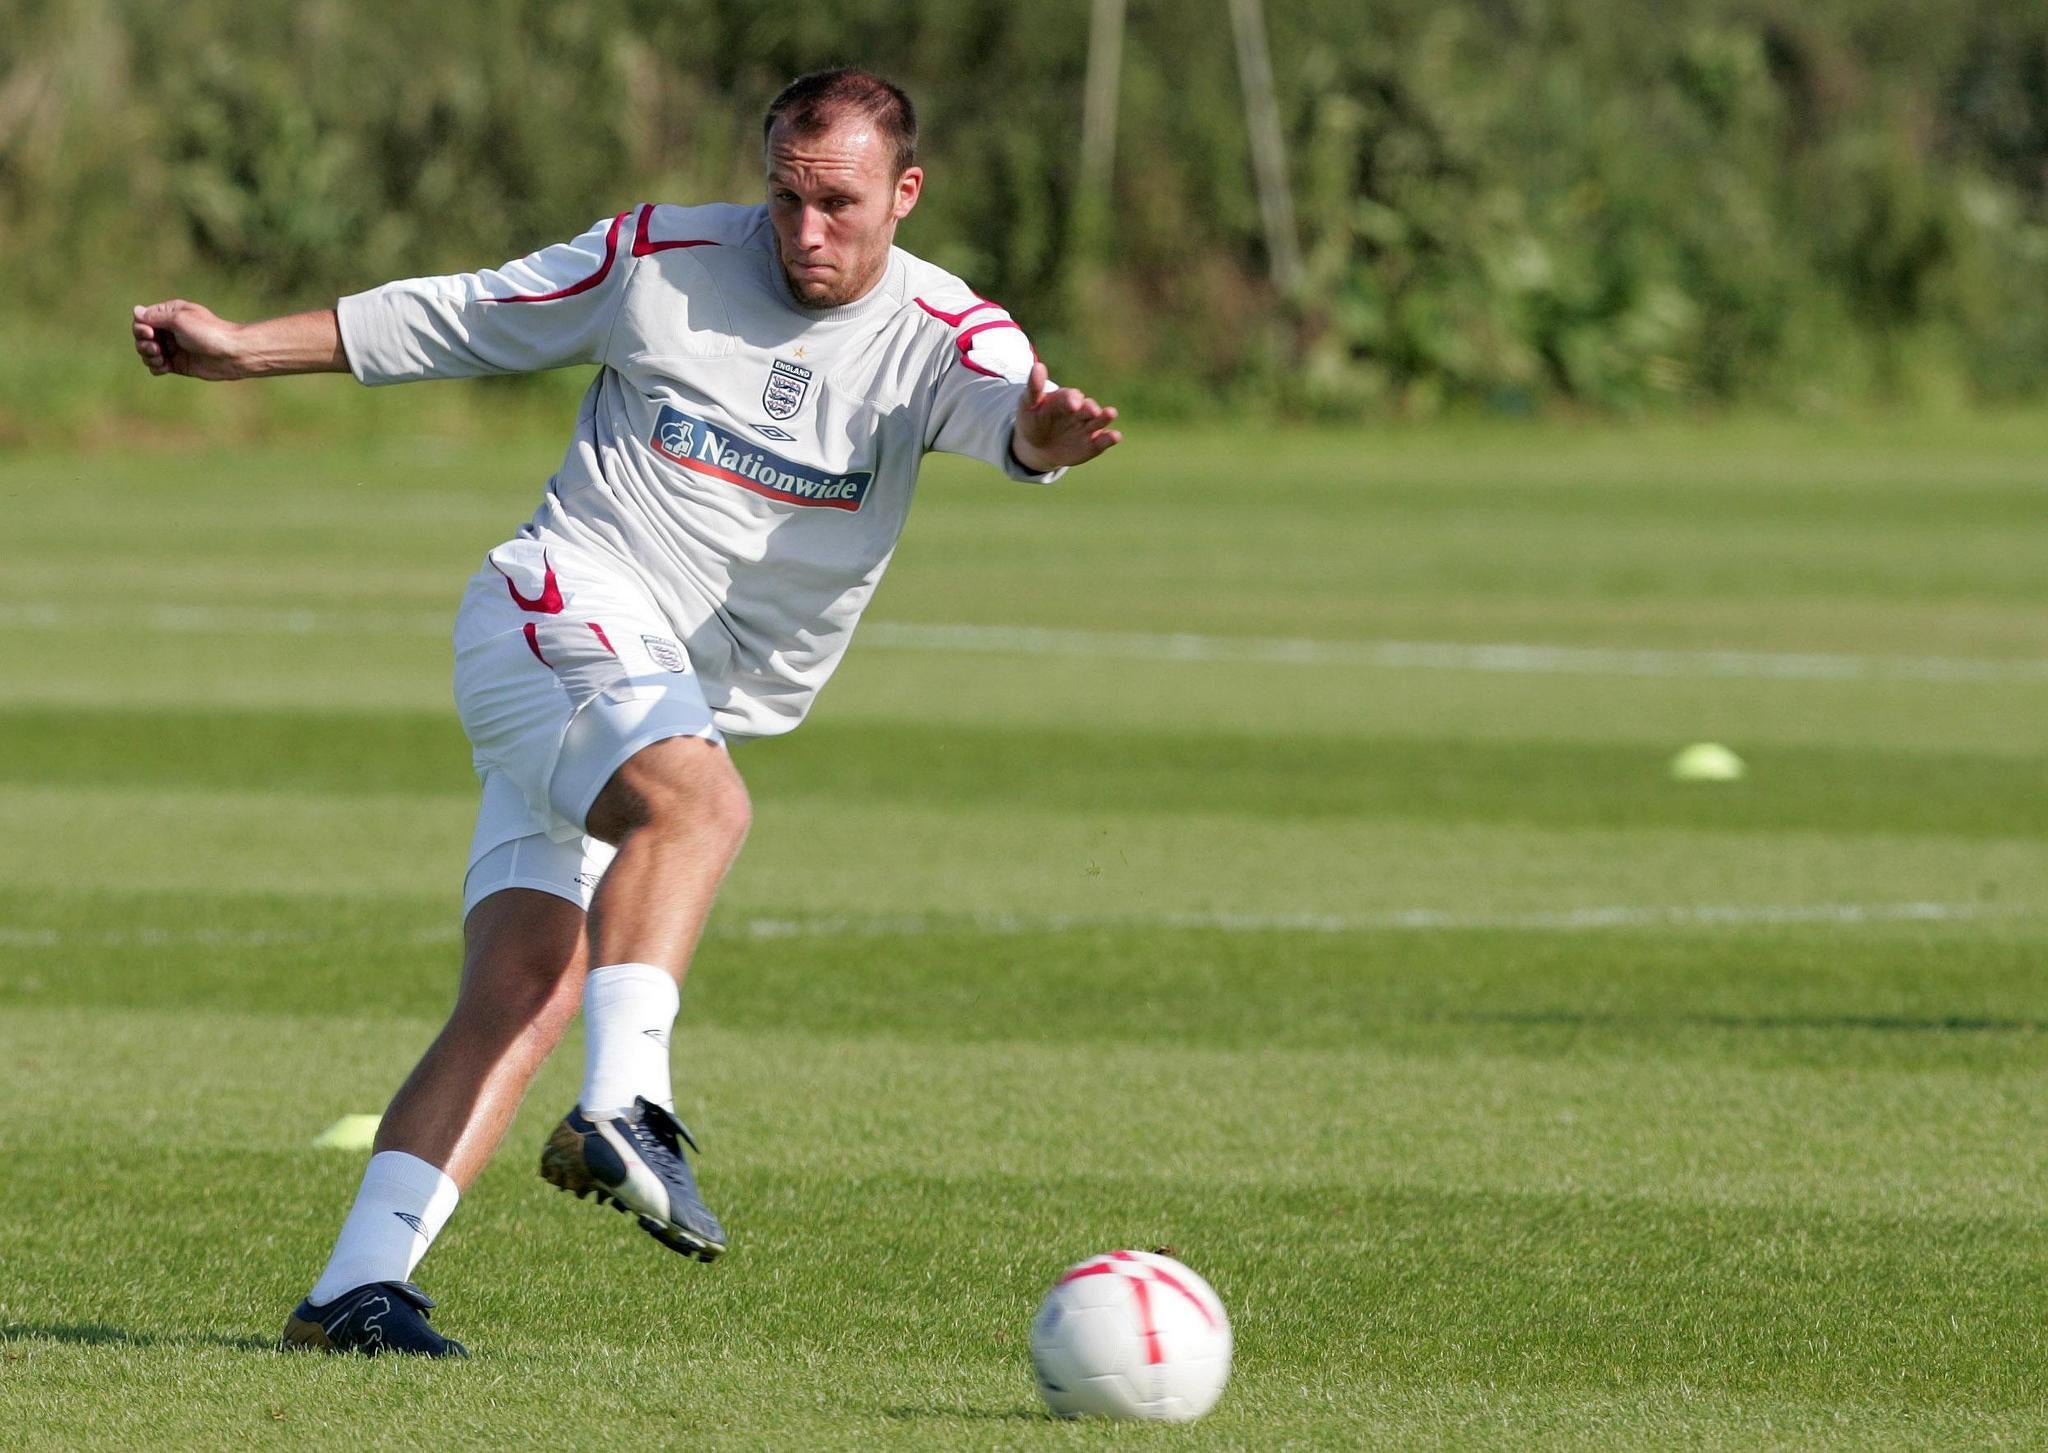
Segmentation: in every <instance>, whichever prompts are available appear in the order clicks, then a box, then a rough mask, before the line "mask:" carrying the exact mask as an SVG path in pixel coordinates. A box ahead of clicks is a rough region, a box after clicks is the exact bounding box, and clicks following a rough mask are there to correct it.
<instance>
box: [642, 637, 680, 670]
mask: <svg viewBox="0 0 2048 1453" xmlns="http://www.w3.org/2000/svg"><path fill="white" fill-rule="evenodd" d="M640 642H641V644H642V645H644V646H646V647H647V654H648V655H650V656H652V657H653V658H654V664H655V665H657V666H659V667H660V668H661V669H662V670H664V671H677V672H682V671H688V670H689V669H690V658H689V657H688V656H685V655H684V654H683V648H682V647H681V646H678V645H677V644H676V643H675V642H674V641H671V640H670V639H669V638H668V637H666V636H642V637H641V638H640Z"/></svg>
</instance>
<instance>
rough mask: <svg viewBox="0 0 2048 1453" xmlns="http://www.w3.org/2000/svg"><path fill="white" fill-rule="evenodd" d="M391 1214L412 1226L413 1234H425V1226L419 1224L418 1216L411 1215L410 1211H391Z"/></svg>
mask: <svg viewBox="0 0 2048 1453" xmlns="http://www.w3.org/2000/svg"><path fill="white" fill-rule="evenodd" d="M391 1214H392V1215H394V1216H396V1217H397V1218H398V1219H399V1220H401V1221H403V1222H405V1224H406V1225H408V1226H410V1227H412V1233H413V1235H415V1236H424V1235H426V1234H427V1228H426V1227H424V1226H422V1225H421V1224H420V1218H419V1217H417V1216H415V1215H413V1214H412V1213H411V1212H410V1211H393V1212H392V1213H391Z"/></svg>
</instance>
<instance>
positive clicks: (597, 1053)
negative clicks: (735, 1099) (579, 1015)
mask: <svg viewBox="0 0 2048 1453" xmlns="http://www.w3.org/2000/svg"><path fill="white" fill-rule="evenodd" d="M681 1003H682V994H681V991H680V990H678V989H677V988H676V981H675V980H674V979H673V978H671V977H670V976H669V974H668V972H667V971H666V970H664V969H658V968H656V967H655V966H654V965H653V964H610V965H608V966H606V967H604V968H601V969H592V970H591V971H590V977H589V978H588V979H586V980H585V981H584V984H583V1041H584V1051H583V1053H584V1059H583V1094H582V1096H581V1098H580V1099H578V1101H577V1104H578V1105H579V1106H581V1107H582V1110H583V1113H584V1114H586V1115H595V1116H598V1117H599V1118H608V1117H610V1116H613V1115H616V1114H618V1113H619V1112H620V1111H622V1110H630V1109H632V1108H633V1097H634V1096H635V1095H645V1096H646V1097H647V1098H648V1099H650V1100H652V1101H653V1102H654V1103H655V1104H657V1105H660V1106H661V1107H662V1108H664V1109H667V1110H673V1109H675V1107H676V1102H675V1091H673V1090H671V1089H670V1088H669V1078H668V1036H669V1031H670V1030H671V1029H673V1028H674V1027H675V1022H676V1010H677V1009H678V1008H679V1007H680V1006H681Z"/></svg>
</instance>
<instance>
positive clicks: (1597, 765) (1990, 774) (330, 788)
mask: <svg viewBox="0 0 2048 1453" xmlns="http://www.w3.org/2000/svg"><path fill="white" fill-rule="evenodd" d="M0 747H4V749H5V750H4V752H0V782H19V783H27V784H34V785H37V786H45V787H47V786H55V785H59V784H65V783H71V784H77V785H78V786H81V787H88V788H92V789H94V790H104V789H106V788H108V787H111V786H115V785H120V784H133V785H136V786H139V787H160V788H191V787H216V788H221V789H228V790H241V791H254V790H260V789H264V788H272V789H277V790H281V791H290V792H322V791H327V792H344V791H346V792H359V793H393V792H407V793H415V794H424V795H441V796H463V797H466V796H468V795H470V794H472V793H473V792H474V791H475V778H474V776H473V774H472V772H471V771H470V767H469V754H468V750H467V746H466V744H465V743H464V741H463V739H462V735H461V730H460V728H459V726H458V725H457V723H456V721H455V719H454V715H453V713H452V712H447V713H427V712H346V713H343V712H334V713H321V712H303V711H190V710H184V711H170V710H159V711H149V712H118V711H117V712H108V711H80V710H67V709H61V708H25V709H17V710H13V711H6V712H0ZM738 761H739V764H740V767H741V769H742V771H743V772H744V773H745V774H746V776H747V777H748V779H749V781H750V783H751V785H752V787H753V789H754V791H755V793H756V795H757V796H760V797H762V798H763V799H764V800H767V801H771V802H772V801H773V800H775V799H777V798H778V797H783V796H788V795H793V794H802V795H805V796H810V797H824V798H836V799H841V800H846V801H884V802H889V803H892V804H914V805H931V806H941V805H943V806H958V807H961V808H973V809H977V810H979V809H984V808H987V807H990V806H995V805H1003V804H1015V805H1019V806H1029V807H1031V808H1034V809H1037V810H1045V809H1066V810H1069V811H1072V812H1074V813H1076V814H1085V815H1087V816H1089V817H1091V818H1099V817H1102V816H1105V815H1110V814H1118V813H1142V814H1146V815H1160V814H1170V813H1175V812H1189V813H1194V812H1203V813H1208V812H1241V813H1245V814H1248V815H1257V816H1260V817H1266V818H1272V819H1280V820H1289V819H1323V820H1327V819H1335V818H1349V819H1379V820H1385V819H1407V818H1414V819H1426V820H1429V821H1431V822H1435V823H1456V822H1473V823H1488V822H1510V823H1519V824H1528V825H1534V826H1543V827H1557V828H1570V829H1576V828H1586V827H1619V828H1627V827H1678V828H1686V829H1690V830H1695V831H1703V832H1711V831H1768V830H1826V831H1829V832H1832V833H1837V834H1848V833H1886V834H1890V833H1912V834H1920V835H1934V834H1940V835H1949V836H1959V837H1979V838H1993V837H2022V836H2028V835H2033V834H2037V833H2038V832H2039V830H2040V828H2041V825H2042V824H2043V823H2044V822H2048V773H2043V772H2042V771H2040V770H2039V769H2038V768H2034V767H2031V766H2028V765H2026V764H2023V763H2017V762H2015V761H2013V760H2012V759H2010V758H2004V757H1997V756H1990V755H1983V754H1971V753H1961V752H1947V753H1936V752H1901V751H1883V750H1879V749H1875V748H1820V747H1803V748H1802V747H1767V748H1762V749H1759V750H1757V751H1754V752H1752V753H1751V754H1750V779H1749V780H1748V781H1745V782H1737V783H1721V784H1699V783H1689V784H1688V783H1674V782H1672V781H1670V780H1669V779H1668V776H1667V773H1666V763H1665V758H1664V754H1663V753H1661V752H1657V751H1653V750H1648V749H1644V748H1637V747H1628V746H1621V745H1615V744H1589V743H1571V742H1555V741H1545V742H1524V741H1456V740H1448V741H1447V740H1443V739H1440V738H1422V737H1394V736H1370V735H1365V734H1359V735H1355V736H1342V735H1303V736H1292V737H1286V736H1275V735H1248V734H1238V733H1225V732H1195V731H1157V730H1151V731H1144V730H1128V729H1110V728H1100V727H1098V728H1093V729H1083V728H1072V727H1070V728H1066V729H1063V730H1047V729H1043V728H1036V727H1033V728H1025V727H1015V728H1012V727H996V726H966V725H936V726H934V725H918V724H912V723H907V722H893V721H891V722H872V721H871V722H821V723H818V724H815V725H813V726H811V727H809V728H807V729H805V730H804V731H802V732H800V733H797V734H795V735H793V736H791V737H789V738H786V739H781V740H776V741H773V742H764V743H759V744H755V745H752V746H749V747H746V748H743V749H742V750H741V751H740V752H739V754H738Z"/></svg>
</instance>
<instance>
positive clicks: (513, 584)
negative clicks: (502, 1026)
mask: <svg viewBox="0 0 2048 1453" xmlns="http://www.w3.org/2000/svg"><path fill="white" fill-rule="evenodd" d="M455 705H456V709H457V711H458V712H459V713H460V714H461V717H462V727H463V730H464V731H466V732H468V733H469V743H470V750H471V757H472V760H473V762H474V764H475V767H476V773H477V777H478V778H479V779H480V780H481V782H482V784H483V800H482V803H481V805H480V807H479V808H478V811H477V822H476V834H475V836H474V837H473V838H472V839H471V840H470V846H469V870H468V872H467V873H466V874H465V875H464V879H463V888H462V912H463V916H464V917H467V916H468V914H469V911H470V910H471V909H472V908H474V907H476V905H477V904H478V903H480V902H482V901H483V899H485V898H486V897H488V896H490V895H491V894H492V893H495V892H497V891H499V890H500V889H503V888H536V889H539V890H540V891H542V892H545V893H553V894H555V895H557V896H558V897H562V898H567V899H569V900H570V901H571V902H574V903H577V904H579V905H580V906H582V907H584V908H588V907H589V906H590V897H591V894H592V893H593V892H595V891H596V888H597V882H598V879H599V878H600V877H602V876H603V874H604V870H605V868H606V867H607V866H608V865H609V864H610V862H611V859H612V849H611V847H610V846H609V845H607V844H605V843H602V842H599V841H598V840H597V839H595V838H592V837H589V836H588V835H587V834H586V833H585V831H584V827H585V818H586V817H587V816H588V814H589V812H590V807H591V804H592V803H594V802H595V801H596V800H597V795H598V793H599V792H601V791H603V790H604V786H605V784H606V783H607V782H609V781H610V780H611V779H612V774H613V773H615V772H617V771H618V770H619V768H620V767H621V766H623V765H624V764H625V761H626V759H627V758H628V757H630V756H632V755H633V754H634V753H635V752H637V751H639V750H640V749H641V748H643V747H647V746H651V745H652V744H653V743H655V742H658V741H662V740H664V739H665V738H668V737H697V738H701V739H702V740H704V741H708V742H713V743H718V742H722V741H723V737H722V736H721V734H720V732H719V730H718V727H717V726H716V725H715V724H714V723H713V721H712V719H711V708H710V707H709V706H707V705H706V704H705V701H704V692H703V688H702V687H701V686H700V685H699V683H698V680H697V676H696V673H695V672H694V671H692V670H691V668H690V658H689V654H688V652H687V651H685V650H684V648H683V646H682V644H681V643H680V642H678V641H677V640H676V639H675V637H674V636H673V635H672V634H671V628H670V626H669V624H668V622H667V620H666V618H664V617H663V616H662V614H661V613H660V611H659V610H657V609H656V607H655V606H654V604H653V602H651V601H650V600H648V599H647V597H646V595H645V593H644V592H642V591H641V590H640V588H639V587H638V586H637V585H636V584H635V583H634V582H633V581H631V580H629V579H626V578H624V577H622V575H621V574H620V573H619V572H617V571H615V570H611V569H608V568H606V566H605V565H604V563H603V562H602V561H596V560H593V559H592V558H591V557H590V556H588V555H585V554H580V553H577V552H574V551H571V550H566V549H564V548H563V547H561V546H559V545H555V544H552V543H550V544H547V545H545V546H544V545H543V544H542V543H541V542H540V541H537V540H526V539H518V540H513V541H511V542H509V543H507V544H504V545H500V546H499V547H498V548H497V549H495V550H493V551H491V552H490V554H489V555H488V556H487V557H486V558H485V561H484V566H483V568H482V569H481V570H479V571H478V572H477V573H476V574H475V575H474V576H472V577H470V581H469V588H468V589H467V590H466V591H465V592H464V594H463V597H462V607H461V609H460V610H459V611H458V612H457V613H456V617H455Z"/></svg>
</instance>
